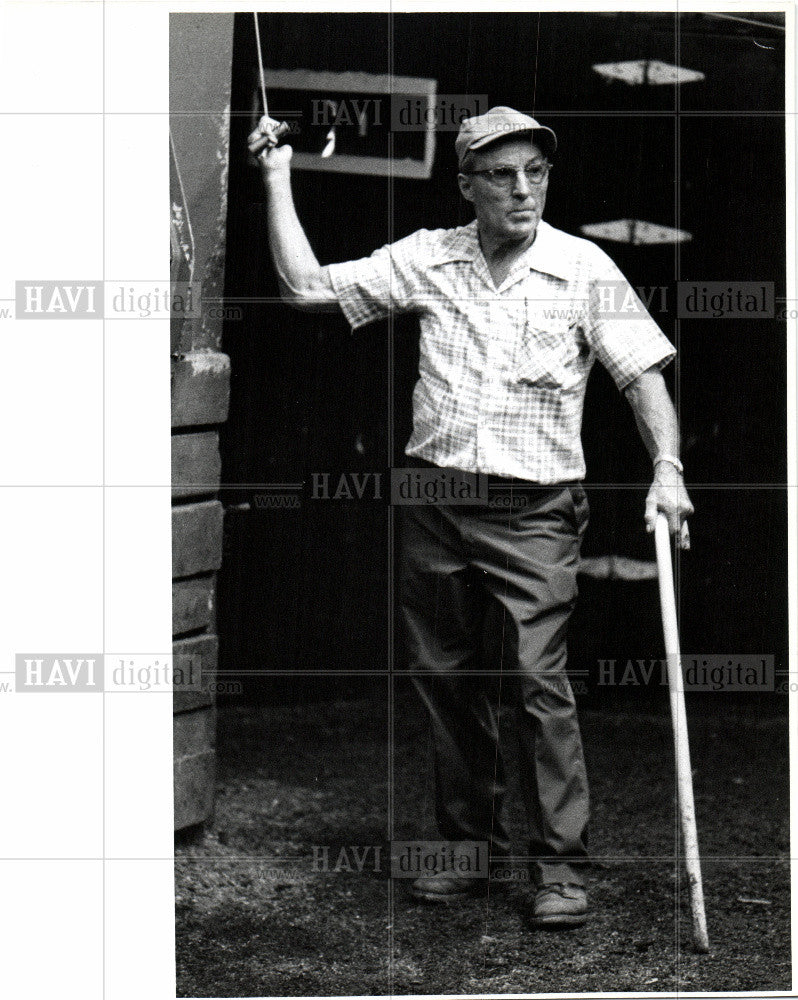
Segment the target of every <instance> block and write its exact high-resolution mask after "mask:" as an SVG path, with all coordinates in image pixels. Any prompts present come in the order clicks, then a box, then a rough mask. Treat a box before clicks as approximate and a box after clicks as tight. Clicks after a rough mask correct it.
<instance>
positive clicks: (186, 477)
mask: <svg viewBox="0 0 798 1000" xmlns="http://www.w3.org/2000/svg"><path fill="white" fill-rule="evenodd" d="M221 469H222V460H221V456H220V455H219V435H218V434H217V433H216V431H207V432H203V433H200V434H173V435H172V496H173V497H188V496H192V495H196V494H197V493H212V492H213V491H214V489H215V488H216V487H217V486H218V485H219V477H220V475H221Z"/></svg>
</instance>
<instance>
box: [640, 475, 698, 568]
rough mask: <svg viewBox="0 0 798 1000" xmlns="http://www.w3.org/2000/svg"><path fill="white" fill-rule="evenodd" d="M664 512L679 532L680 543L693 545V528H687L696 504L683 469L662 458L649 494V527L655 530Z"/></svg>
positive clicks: (677, 541) (673, 529)
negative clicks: (682, 472) (685, 482)
mask: <svg viewBox="0 0 798 1000" xmlns="http://www.w3.org/2000/svg"><path fill="white" fill-rule="evenodd" d="M660 511H662V513H663V514H664V515H665V517H667V519H668V527H669V528H670V532H671V534H672V535H675V536H676V544H677V545H678V546H679V548H680V549H689V548H690V532H689V530H688V528H687V520H686V519H687V518H688V517H690V515H691V514H692V513H693V505H692V503H691V502H690V497H689V496H688V495H687V490H686V489H685V486H684V480H683V479H682V476H681V473H680V472H679V471H678V470H677V469H676V468H675V466H673V465H670V464H669V463H667V462H660V463H659V464H658V465H657V467H656V469H655V471H654V482H653V483H652V484H651V489H650V490H649V491H648V496H647V497H646V529H647V530H648V531H649V532H651V531H653V530H654V525H655V524H656V521H657V514H658V513H659V512H660Z"/></svg>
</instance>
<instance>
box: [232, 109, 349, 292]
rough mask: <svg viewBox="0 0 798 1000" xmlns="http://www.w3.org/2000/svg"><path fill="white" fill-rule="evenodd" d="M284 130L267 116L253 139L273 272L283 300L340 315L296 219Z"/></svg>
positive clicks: (324, 275)
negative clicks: (263, 190)
mask: <svg viewBox="0 0 798 1000" xmlns="http://www.w3.org/2000/svg"><path fill="white" fill-rule="evenodd" d="M282 131H285V128H284V127H281V125H280V123H279V122H277V121H275V120H274V119H273V118H268V117H264V118H261V120H260V121H259V122H258V127H257V128H256V129H255V131H254V132H251V133H250V135H249V137H248V140H247V142H248V145H249V151H250V153H254V154H255V155H257V156H258V161H259V163H260V166H261V173H262V175H263V183H264V185H265V187H266V199H267V201H266V224H267V227H268V233H269V246H270V247H271V253H272V260H273V261H274V269H275V271H276V272H277V277H278V279H279V282H280V294H281V296H282V297H283V299H284V300H285V301H286V302H288V303H290V304H291V305H292V306H295V307H296V308H297V309H303V310H307V311H309V312H337V311H338V309H339V308H340V307H339V305H338V299H337V298H336V295H335V292H334V290H333V287H332V285H331V284H330V281H329V278H328V277H327V274H326V272H325V271H324V270H323V269H322V268H321V266H320V265H319V262H318V260H317V259H316V255H315V254H314V252H313V249H312V247H311V245H310V243H309V242H308V238H307V236H306V235H305V230H304V229H303V228H302V224H301V223H300V221H299V218H298V217H297V214H296V209H295V207H294V198H293V195H292V193H291V154H292V152H293V150H292V149H291V147H290V146H279V147H278V145H277V143H278V141H279V136H280V134H281V132H282Z"/></svg>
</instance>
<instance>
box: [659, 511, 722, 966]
mask: <svg viewBox="0 0 798 1000" xmlns="http://www.w3.org/2000/svg"><path fill="white" fill-rule="evenodd" d="M654 537H655V540H656V546H657V571H658V574H659V598H660V604H661V606H662V629H663V631H664V633H665V656H666V658H667V663H668V686H669V689H670V699H671V722H672V723H673V742H674V746H675V750H676V787H677V795H678V800H679V816H680V819H681V826H682V840H683V843H684V860H685V865H686V867H687V878H688V882H689V884H690V909H691V910H692V914H693V945H694V947H695V950H696V951H698V952H708V951H709V939H708V937H707V918H706V914H705V913H704V890H703V887H702V884H701V860H700V858H699V856H698V831H697V830H696V822H695V803H694V801H693V772H692V769H691V767H690V743H689V740H688V736H687V715H686V712H685V704H684V682H683V677H682V665H681V652H680V650H679V627H678V624H677V621H676V595H675V592H674V588H673V564H672V562H671V541H670V533H669V531H668V521H667V518H666V517H665V515H664V514H658V515H657V520H656V526H655V535H654Z"/></svg>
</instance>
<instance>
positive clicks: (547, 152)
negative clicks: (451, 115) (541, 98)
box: [454, 106, 557, 166]
mask: <svg viewBox="0 0 798 1000" xmlns="http://www.w3.org/2000/svg"><path fill="white" fill-rule="evenodd" d="M516 132H531V133H532V135H533V138H534V141H535V143H536V144H537V145H538V146H540V150H541V152H542V153H543V154H544V156H551V154H552V153H553V152H554V151H555V149H556V148H557V136H556V135H555V134H554V132H553V131H552V130H551V129H550V128H548V127H547V126H546V125H541V124H540V122H538V121H535V119H534V118H530V117H529V115H525V114H523V113H522V112H520V111H515V110H514V109H513V108H505V107H503V106H499V107H496V108H491V109H490V110H489V111H486V112H485V114H484V115H475V116H474V117H473V118H464V119H463V121H462V124H461V125H460V131H459V132H458V133H457V138H456V139H455V140H454V148H455V152H456V153H457V162H458V163H459V164H460V166H462V165H463V159H464V157H465V155H466V153H472V152H474V151H475V150H477V149H481V148H482V147H483V146H487V145H488V144H489V143H491V142H496V141H497V140H498V139H506V138H507V136H509V135H513V134H514V133H516Z"/></svg>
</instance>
